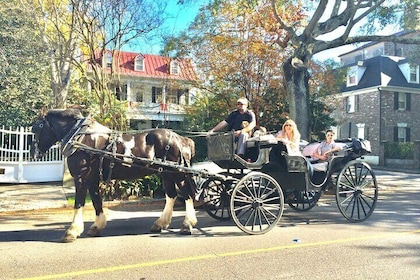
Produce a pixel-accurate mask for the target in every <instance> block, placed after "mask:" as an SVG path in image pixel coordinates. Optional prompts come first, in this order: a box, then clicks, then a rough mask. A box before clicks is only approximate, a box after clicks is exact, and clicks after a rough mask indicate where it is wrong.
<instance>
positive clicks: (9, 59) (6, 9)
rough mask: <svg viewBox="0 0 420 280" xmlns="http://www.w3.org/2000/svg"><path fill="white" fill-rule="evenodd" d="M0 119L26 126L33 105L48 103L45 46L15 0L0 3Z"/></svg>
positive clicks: (33, 20) (26, 12) (30, 17)
mask: <svg viewBox="0 0 420 280" xmlns="http://www.w3.org/2000/svg"><path fill="white" fill-rule="evenodd" d="M0 15H1V16H0V118H1V119H2V123H1V124H3V125H8V126H20V125H22V126H26V125H28V124H30V123H32V121H33V117H34V116H35V115H37V114H38V112H36V109H37V108H40V107H41V106H42V105H51V104H52V103H53V95H52V92H51V89H50V88H49V87H48V86H45V85H48V84H49V82H48V81H49V73H50V66H49V59H48V57H49V56H48V49H47V48H46V47H45V45H44V43H43V40H42V34H41V33H40V32H39V29H36V28H33V27H34V26H36V24H37V21H36V18H35V17H34V15H33V13H32V11H31V10H30V9H26V8H22V7H21V6H20V5H19V2H18V1H6V2H2V5H1V6H0Z"/></svg>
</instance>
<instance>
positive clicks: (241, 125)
mask: <svg viewBox="0 0 420 280" xmlns="http://www.w3.org/2000/svg"><path fill="white" fill-rule="evenodd" d="M236 106H237V109H236V110H234V111H232V112H231V113H230V114H229V115H228V116H227V118H226V119H225V120H223V121H221V122H219V123H218V124H217V125H216V126H215V127H214V128H212V129H210V130H209V131H208V133H213V132H216V131H219V130H221V129H223V128H224V127H226V126H227V127H228V131H232V130H233V131H234V132H233V133H234V134H235V138H236V139H235V140H236V142H237V149H236V154H237V155H239V156H241V157H243V156H244V154H245V151H246V141H247V140H248V138H249V136H250V134H251V132H252V130H253V129H254V127H255V125H256V123H257V122H256V118H255V114H254V112H252V111H251V110H249V109H248V99H246V98H244V97H243V98H239V99H238V101H237V105H236Z"/></svg>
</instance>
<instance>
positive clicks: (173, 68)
mask: <svg viewBox="0 0 420 280" xmlns="http://www.w3.org/2000/svg"><path fill="white" fill-rule="evenodd" d="M169 73H170V74H172V75H178V74H179V63H178V61H177V60H172V61H171V63H170V68H169Z"/></svg>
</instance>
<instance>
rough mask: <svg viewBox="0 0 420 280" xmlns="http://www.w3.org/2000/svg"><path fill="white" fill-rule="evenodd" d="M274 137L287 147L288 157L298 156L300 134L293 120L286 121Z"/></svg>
mask: <svg viewBox="0 0 420 280" xmlns="http://www.w3.org/2000/svg"><path fill="white" fill-rule="evenodd" d="M275 137H276V139H277V140H279V141H281V142H283V144H284V145H285V146H286V147H287V153H288V154H289V155H294V154H300V151H299V142H300V133H299V130H298V129H297V126H296V123H295V122H294V121H293V120H287V121H286V122H285V123H284V124H283V126H282V128H281V130H280V131H279V132H277V133H276V135H275Z"/></svg>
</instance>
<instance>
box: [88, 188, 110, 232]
mask: <svg viewBox="0 0 420 280" xmlns="http://www.w3.org/2000/svg"><path fill="white" fill-rule="evenodd" d="M90 186H91V187H89V194H90V198H91V199H92V203H93V207H94V208H95V215H96V216H95V222H94V223H93V224H92V225H91V227H90V229H89V231H88V235H89V236H92V237H95V236H99V235H100V234H101V231H102V230H103V229H104V228H105V226H106V217H105V214H104V210H103V208H102V198H101V195H100V193H99V180H98V181H95V182H93V183H92V184H91V185H90Z"/></svg>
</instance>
